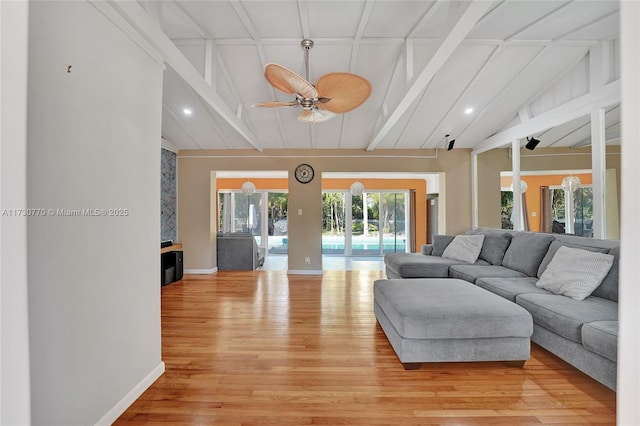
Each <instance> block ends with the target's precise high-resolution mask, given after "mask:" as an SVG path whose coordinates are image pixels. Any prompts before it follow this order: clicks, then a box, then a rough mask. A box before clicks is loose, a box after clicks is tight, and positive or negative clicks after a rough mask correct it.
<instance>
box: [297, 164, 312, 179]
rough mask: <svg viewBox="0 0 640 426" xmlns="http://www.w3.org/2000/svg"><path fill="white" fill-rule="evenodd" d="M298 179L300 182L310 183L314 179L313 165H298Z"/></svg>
mask: <svg viewBox="0 0 640 426" xmlns="http://www.w3.org/2000/svg"><path fill="white" fill-rule="evenodd" d="M296 179H297V180H298V182H300V183H309V182H311V181H312V180H313V167H311V166H310V165H308V164H300V165H299V166H298V167H296Z"/></svg>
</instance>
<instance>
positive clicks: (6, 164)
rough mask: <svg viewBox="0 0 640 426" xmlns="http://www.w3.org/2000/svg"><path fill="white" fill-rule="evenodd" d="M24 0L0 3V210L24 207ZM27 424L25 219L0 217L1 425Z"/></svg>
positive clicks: (28, 396) (25, 119)
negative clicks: (0, 96)
mask: <svg viewBox="0 0 640 426" xmlns="http://www.w3.org/2000/svg"><path fill="white" fill-rule="evenodd" d="M28 6H29V4H28V3H27V2H0V54H1V56H0V76H1V80H0V93H2V100H1V101H0V110H1V113H0V132H1V134H0V211H4V210H5V209H6V210H7V212H9V211H11V209H15V208H21V207H25V206H26V198H27V174H26V170H27V166H26V147H27V38H28V26H27V23H28ZM29 423H30V390H29V333H28V302H27V219H26V217H25V216H9V215H2V217H1V218H0V424H2V425H26V424H29Z"/></svg>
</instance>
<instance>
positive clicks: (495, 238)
mask: <svg viewBox="0 0 640 426" xmlns="http://www.w3.org/2000/svg"><path fill="white" fill-rule="evenodd" d="M468 234H469V235H476V234H482V235H484V243H483V244H482V250H480V256H479V257H480V259H482V260H486V261H487V262H489V263H490V264H492V265H502V258H504V254H505V253H506V251H507V248H509V244H511V237H512V235H511V234H510V233H508V232H491V231H478V230H473V231H469V232H468Z"/></svg>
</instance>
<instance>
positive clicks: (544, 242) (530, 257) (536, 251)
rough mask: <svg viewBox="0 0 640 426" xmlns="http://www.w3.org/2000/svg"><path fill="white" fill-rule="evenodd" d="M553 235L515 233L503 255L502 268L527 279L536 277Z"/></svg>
mask: <svg viewBox="0 0 640 426" xmlns="http://www.w3.org/2000/svg"><path fill="white" fill-rule="evenodd" d="M553 240H554V237H553V235H549V234H536V233H527V232H522V233H517V234H515V235H514V236H513V238H511V244H509V248H508V249H507V251H506V253H505V254H504V258H503V259H502V266H504V267H507V268H509V269H513V270H515V271H518V272H522V273H523V274H525V275H527V276H529V277H536V276H537V274H538V267H539V266H540V262H542V259H543V258H544V256H545V254H547V250H548V249H549V245H551V242H552V241H553Z"/></svg>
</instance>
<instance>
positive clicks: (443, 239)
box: [431, 235, 455, 256]
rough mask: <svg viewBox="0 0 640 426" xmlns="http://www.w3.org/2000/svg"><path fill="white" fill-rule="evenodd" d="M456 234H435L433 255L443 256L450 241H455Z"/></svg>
mask: <svg viewBox="0 0 640 426" xmlns="http://www.w3.org/2000/svg"><path fill="white" fill-rule="evenodd" d="M454 238H455V235H434V236H433V251H432V252H431V255H432V256H442V253H444V250H445V249H446V248H447V246H448V245H449V243H450V242H451V241H453V239H454Z"/></svg>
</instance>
